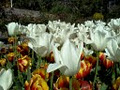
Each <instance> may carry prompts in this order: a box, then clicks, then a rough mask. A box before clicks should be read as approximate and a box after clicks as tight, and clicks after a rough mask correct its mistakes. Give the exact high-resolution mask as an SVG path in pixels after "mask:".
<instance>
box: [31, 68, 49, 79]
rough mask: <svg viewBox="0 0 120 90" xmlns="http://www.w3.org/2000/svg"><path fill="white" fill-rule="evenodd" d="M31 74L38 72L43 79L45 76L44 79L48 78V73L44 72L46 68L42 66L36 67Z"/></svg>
mask: <svg viewBox="0 0 120 90" xmlns="http://www.w3.org/2000/svg"><path fill="white" fill-rule="evenodd" d="M32 74H33V75H35V74H39V75H40V76H41V77H42V78H43V79H44V80H45V78H46V79H48V78H49V73H47V72H46V69H44V68H40V69H36V70H34V71H33V73H32Z"/></svg>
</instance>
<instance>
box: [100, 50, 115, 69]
mask: <svg viewBox="0 0 120 90" xmlns="http://www.w3.org/2000/svg"><path fill="white" fill-rule="evenodd" d="M99 59H100V61H101V64H103V66H104V67H105V68H106V69H108V68H110V67H112V66H113V65H114V62H113V61H111V60H109V59H107V58H106V55H105V54H104V53H102V52H100V55H99Z"/></svg>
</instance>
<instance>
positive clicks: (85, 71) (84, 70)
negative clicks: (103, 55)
mask: <svg viewBox="0 0 120 90" xmlns="http://www.w3.org/2000/svg"><path fill="white" fill-rule="evenodd" d="M91 69H92V64H90V63H89V62H88V61H84V60H83V61H81V68H80V70H79V72H78V73H77V74H76V75H75V77H76V78H77V79H81V78H84V77H86V76H87V75H89V74H90V71H91Z"/></svg>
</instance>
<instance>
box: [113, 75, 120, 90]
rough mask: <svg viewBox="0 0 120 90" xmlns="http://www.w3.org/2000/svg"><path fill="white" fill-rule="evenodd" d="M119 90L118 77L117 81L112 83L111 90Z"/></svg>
mask: <svg viewBox="0 0 120 90" xmlns="http://www.w3.org/2000/svg"><path fill="white" fill-rule="evenodd" d="M119 89H120V77H118V78H117V80H116V81H115V82H114V83H113V90H119Z"/></svg>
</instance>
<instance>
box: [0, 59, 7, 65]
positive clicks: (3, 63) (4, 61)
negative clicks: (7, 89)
mask: <svg viewBox="0 0 120 90" xmlns="http://www.w3.org/2000/svg"><path fill="white" fill-rule="evenodd" d="M5 63H6V59H5V58H1V59H0V65H1V66H4V65H5Z"/></svg>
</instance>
